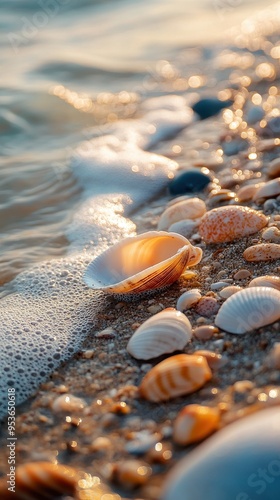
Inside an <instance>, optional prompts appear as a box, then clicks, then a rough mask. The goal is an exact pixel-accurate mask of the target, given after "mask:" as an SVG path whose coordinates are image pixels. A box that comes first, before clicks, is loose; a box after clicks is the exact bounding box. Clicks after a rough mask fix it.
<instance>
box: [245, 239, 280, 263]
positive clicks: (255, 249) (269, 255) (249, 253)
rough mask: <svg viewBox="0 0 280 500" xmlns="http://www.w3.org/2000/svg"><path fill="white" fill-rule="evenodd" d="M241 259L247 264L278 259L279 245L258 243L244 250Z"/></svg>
mask: <svg viewBox="0 0 280 500" xmlns="http://www.w3.org/2000/svg"><path fill="white" fill-rule="evenodd" d="M243 257H244V259H245V260H247V261H248V262H260V261H266V260H277V259H280V245H279V244H277V243H258V244H257V245H252V246H251V247H248V248H246V250H244V252H243Z"/></svg>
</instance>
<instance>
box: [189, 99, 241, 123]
mask: <svg viewBox="0 0 280 500" xmlns="http://www.w3.org/2000/svg"><path fill="white" fill-rule="evenodd" d="M232 104H233V101H231V100H227V101H220V99H217V98H216V97H212V98H208V99H200V100H199V101H197V102H196V103H195V104H194V105H193V106H192V109H193V111H194V112H195V113H197V114H198V115H199V117H200V119H201V120H205V119H206V118H210V116H214V115H217V114H218V113H219V112H220V111H221V110H222V109H224V108H228V107H229V106H231V105H232Z"/></svg>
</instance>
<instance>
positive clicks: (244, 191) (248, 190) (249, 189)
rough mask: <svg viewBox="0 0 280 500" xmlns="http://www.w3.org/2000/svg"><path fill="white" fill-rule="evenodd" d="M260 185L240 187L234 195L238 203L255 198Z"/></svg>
mask: <svg viewBox="0 0 280 500" xmlns="http://www.w3.org/2000/svg"><path fill="white" fill-rule="evenodd" d="M259 187H260V184H248V185H247V186H242V187H241V188H240V189H239V190H238V191H237V193H236V196H237V198H238V200H239V201H241V202H243V201H250V200H252V199H253V197H254V196H255V194H256V192H257V190H258V189H259Z"/></svg>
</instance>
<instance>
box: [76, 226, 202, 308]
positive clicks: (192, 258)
mask: <svg viewBox="0 0 280 500" xmlns="http://www.w3.org/2000/svg"><path fill="white" fill-rule="evenodd" d="M201 257H202V250H201V249H200V248H198V247H194V246H192V245H191V243H190V242H189V241H188V240H187V239H186V238H184V237H183V236H181V235H179V234H177V233H167V232H164V231H150V232H147V233H143V234H140V235H139V236H135V237H132V238H126V239H124V240H123V241H120V242H119V243H117V244H116V245H113V246H112V247H110V248H108V249H107V250H106V251H105V252H103V253H102V254H101V255H99V256H98V257H96V258H95V259H94V260H93V262H91V264H90V265H89V266H88V268H87V270H86V272H85V275H84V281H85V283H86V284H87V285H88V286H89V287H91V288H95V289H99V290H103V291H104V292H106V293H109V294H116V295H118V296H121V297H122V298H123V299H126V298H127V299H131V298H133V297H138V296H139V294H140V293H146V292H151V291H155V290H159V289H161V288H164V287H166V286H168V285H171V284H172V283H174V281H176V280H177V279H178V278H179V277H180V276H181V274H182V273H183V271H184V270H185V269H186V267H187V266H194V265H195V264H197V263H198V262H200V260H201Z"/></svg>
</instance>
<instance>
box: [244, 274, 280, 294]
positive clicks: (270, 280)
mask: <svg viewBox="0 0 280 500" xmlns="http://www.w3.org/2000/svg"><path fill="white" fill-rule="evenodd" d="M248 286H250V287H251V286H268V287H270V288H276V289H277V290H279V291H280V277H279V276H268V275H267V276H258V278H254V279H253V280H252V281H250V283H249V285H248Z"/></svg>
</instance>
